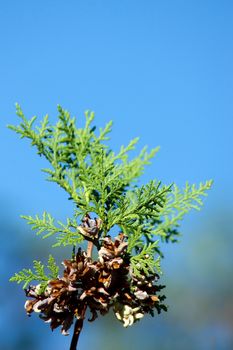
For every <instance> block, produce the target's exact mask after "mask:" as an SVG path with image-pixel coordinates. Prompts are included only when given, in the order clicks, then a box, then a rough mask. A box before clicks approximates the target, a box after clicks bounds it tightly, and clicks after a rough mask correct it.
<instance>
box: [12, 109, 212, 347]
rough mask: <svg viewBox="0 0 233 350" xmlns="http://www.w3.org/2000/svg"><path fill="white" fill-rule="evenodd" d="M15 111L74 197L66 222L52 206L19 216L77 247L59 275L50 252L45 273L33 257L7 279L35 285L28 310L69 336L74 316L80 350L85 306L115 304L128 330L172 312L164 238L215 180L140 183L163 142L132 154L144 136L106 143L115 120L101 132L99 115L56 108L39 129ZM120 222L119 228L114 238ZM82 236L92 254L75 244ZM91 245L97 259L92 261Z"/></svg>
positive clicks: (52, 175)
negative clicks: (164, 275)
mask: <svg viewBox="0 0 233 350" xmlns="http://www.w3.org/2000/svg"><path fill="white" fill-rule="evenodd" d="M16 110H17V115H18V117H19V118H20V124H19V125H18V126H9V127H10V128H11V129H12V130H14V131H15V132H16V133H18V134H20V136H21V137H22V138H28V139H30V141H31V145H32V146H34V147H35V148H36V149H37V153H38V154H39V155H40V156H44V157H45V158H46V160H47V161H48V167H47V168H45V169H42V170H43V172H45V173H46V174H47V176H48V177H47V180H49V181H51V182H54V183H57V184H58V185H59V186H60V187H61V188H63V189H64V190H65V191H66V192H67V195H68V198H69V199H71V200H72V201H73V202H74V216H73V218H67V220H66V223H62V222H61V221H58V222H56V221H55V219H54V218H53V217H52V216H51V215H50V214H48V213H47V212H44V213H43V215H42V217H40V216H38V215H36V216H35V217H32V216H23V218H24V219H26V220H27V222H28V224H29V225H31V228H32V229H33V230H36V231H37V234H38V235H41V236H42V237H43V238H47V237H50V236H52V237H54V238H55V243H54V245H53V246H66V245H71V246H72V258H71V260H70V259H68V260H67V259H65V260H64V261H63V265H64V272H63V276H62V277H59V276H58V270H59V269H58V267H57V265H56V264H55V261H54V258H53V257H52V256H50V257H49V260H48V264H47V269H48V273H47V274H46V272H45V267H44V265H43V264H42V263H41V262H40V261H37V260H34V263H33V267H34V269H33V270H31V269H23V270H22V271H20V272H19V273H16V274H15V275H14V276H13V277H12V278H11V281H15V282H17V283H23V284H24V285H23V287H24V288H26V287H27V286H28V285H29V284H30V283H31V282H33V281H35V282H36V283H37V285H36V286H29V288H28V289H27V290H26V295H27V297H30V298H32V300H27V302H26V304H25V308H26V310H27V313H28V314H31V313H32V312H33V311H35V312H40V313H41V317H42V318H43V319H44V320H45V321H47V322H50V326H51V329H52V330H53V329H54V328H56V327H58V326H61V331H62V333H63V334H65V335H66V334H68V330H69V328H70V327H71V325H72V323H73V320H74V319H76V322H75V327H74V335H73V338H72V342H71V348H70V349H72V350H75V349H76V346H77V342H78V338H79V334H80V331H81V329H82V326H83V320H84V317H85V312H86V308H87V307H89V309H90V311H91V313H92V320H94V319H95V318H96V317H97V316H98V313H101V314H105V313H108V312H109V310H110V309H113V311H114V313H115V315H116V317H117V319H118V320H119V321H121V322H122V323H123V326H124V327H128V326H130V325H132V324H133V323H134V322H136V321H138V320H140V319H141V318H142V317H143V316H144V315H145V314H148V313H149V314H151V315H154V310H157V311H158V313H160V312H161V310H165V311H166V310H167V307H166V305H164V304H163V300H164V299H165V296H163V295H158V293H160V291H161V290H162V288H163V286H160V285H158V284H157V280H158V278H159V274H160V273H161V268H160V258H161V257H163V253H162V249H161V247H160V245H159V243H161V241H162V242H164V241H169V240H171V241H175V238H176V236H177V235H178V234H179V232H178V228H179V225H180V221H181V220H182V219H183V217H184V215H185V214H186V213H188V212H189V211H190V210H191V209H197V210H199V209H200V207H201V206H202V204H203V203H202V197H203V196H206V192H207V190H209V189H210V187H211V185H212V181H207V182H205V183H201V184H200V185H199V186H198V187H196V186H195V185H189V184H188V183H187V184H186V187H185V189H184V190H183V191H180V190H179V189H178V187H177V186H176V185H162V183H161V181H155V180H153V181H150V182H149V183H148V184H146V185H143V186H141V187H138V186H137V182H136V180H137V179H138V177H139V176H141V175H142V174H143V172H144V168H145V166H146V165H148V164H150V161H151V159H152V158H153V157H154V156H155V154H156V153H157V151H158V149H159V148H158V147H157V148H154V149H152V151H149V152H148V151H147V147H144V148H143V150H142V151H141V152H140V153H139V155H138V156H136V157H134V158H132V157H131V158H130V157H129V154H130V151H132V150H134V149H135V146H136V144H137V142H138V138H135V139H133V140H132V141H130V142H129V144H128V145H127V146H122V147H121V148H120V150H119V152H118V153H115V152H114V151H112V150H111V149H110V148H109V146H108V144H107V143H106V141H107V140H108V139H109V133H110V131H111V128H112V122H109V123H108V124H107V125H106V126H105V127H104V128H100V129H99V131H97V132H96V128H95V126H92V122H93V119H94V113H93V112H89V111H87V112H85V125H84V127H77V124H76V120H75V118H71V116H70V114H69V112H67V111H66V110H64V109H63V108H62V107H61V106H58V121H57V123H56V124H55V125H51V124H50V121H49V117H48V116H47V115H46V116H45V117H44V119H43V120H42V121H41V123H40V124H39V126H36V127H34V123H35V121H36V117H33V118H32V119H30V120H27V118H26V117H25V116H24V114H23V112H22V110H21V108H20V106H19V105H17V106H16ZM95 216H96V217H95ZM116 227H117V228H118V230H119V232H120V233H119V235H118V236H117V237H116V238H115V240H113V239H112V237H111V234H112V229H113V228H116ZM83 241H84V242H86V244H87V250H86V252H84V251H82V249H81V248H80V247H79V248H78V250H76V246H77V245H78V244H80V243H81V242H83ZM94 246H95V247H96V248H97V254H98V259H97V260H93V259H92V250H93V247H94ZM75 251H77V253H76V254H75Z"/></svg>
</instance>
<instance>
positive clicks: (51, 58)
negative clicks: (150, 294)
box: [0, 0, 233, 349]
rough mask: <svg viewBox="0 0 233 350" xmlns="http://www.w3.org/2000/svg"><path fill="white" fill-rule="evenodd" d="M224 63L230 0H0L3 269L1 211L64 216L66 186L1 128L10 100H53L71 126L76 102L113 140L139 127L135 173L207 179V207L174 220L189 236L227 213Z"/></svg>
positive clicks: (229, 127)
mask: <svg viewBox="0 0 233 350" xmlns="http://www.w3.org/2000/svg"><path fill="white" fill-rule="evenodd" d="M232 62H233V2H232V1H230V0H229V1H226V0H221V1H216V0H212V1H208V0H206V1H203V0H196V1H181V0H177V1H173V0H170V1H166V0H164V1H157V0H154V1H153V0H147V1H140V0H134V1H131V0H125V1H115V0H111V1H109V0H98V1H94V0H85V1H78V0H77V1H60V0H56V1H51V0H47V1H45V0H40V1H26V0H22V1H12V0H8V1H5V2H3V1H2V2H1V3H0V128H1V138H0V145H1V169H2V171H1V172H0V186H1V188H0V195H1V206H2V209H1V210H2V223H3V224H4V225H5V226H4V227H5V229H4V230H5V231H4V232H5V233H4V235H3V237H4V238H5V242H7V238H9V237H10V241H11V245H9V244H8V245H7V244H5V243H4V244H5V250H4V251H5V255H4V253H3V255H2V258H1V266H2V267H3V268H4V269H7V266H9V264H10V258H11V256H12V255H11V253H12V249H13V251H14V249H16V247H14V242H17V239H16V238H15V236H14V235H13V234H12V235H11V236H9V235H7V232H8V231H9V232H11V231H12V230H11V229H10V228H9V220H10V221H15V225H16V227H19V226H20V225H21V226H20V227H21V229H22V230H23V228H25V226H23V224H22V223H21V221H20V220H19V219H18V216H19V215H20V214H22V213H23V214H34V213H39V212H42V211H43V210H47V211H48V212H51V213H52V214H54V215H55V216H58V217H60V218H61V219H64V218H65V217H66V215H69V214H70V209H71V207H70V203H68V202H66V195H65V194H64V193H62V192H61V191H60V190H59V189H58V188H56V186H54V185H52V184H49V183H46V182H45V181H44V176H43V174H42V173H40V171H39V169H40V168H41V167H43V166H44V164H45V162H44V161H43V160H41V159H39V157H37V156H36V155H35V152H34V151H33V150H32V149H31V148H30V147H29V145H28V142H25V141H20V140H19V139H18V138H17V136H16V135H14V133H12V132H11V131H9V130H8V129H6V124H15V123H17V117H16V116H15V108H14V103H15V102H19V103H20V104H21V106H22V108H23V110H24V111H25V114H26V115H27V116H32V115H34V114H36V115H38V116H39V117H42V116H43V115H45V114H46V113H49V115H50V116H51V120H52V121H55V119H56V105H57V104H61V105H62V106H63V107H64V108H67V109H69V110H70V111H71V113H72V114H74V115H76V116H77V118H78V121H79V120H80V123H82V122H83V111H84V110H86V109H91V110H94V111H95V112H96V124H97V125H98V126H103V124H104V123H106V122H107V121H108V120H110V119H113V121H114V131H113V134H112V147H113V148H114V149H118V148H119V147H120V146H121V144H126V143H127V142H128V141H129V140H130V139H132V138H133V137H135V136H140V144H139V147H142V146H143V145H144V144H147V145H148V146H149V147H154V146H157V145H160V146H161V151H160V153H159V154H158V156H157V159H155V160H154V162H153V165H152V166H151V167H150V168H148V169H147V172H146V174H145V175H144V177H143V181H147V180H148V179H150V178H154V177H156V178H159V179H161V180H163V181H164V182H165V183H168V182H173V181H174V182H176V183H178V184H179V185H181V186H182V184H184V183H185V181H186V180H189V181H190V182H199V181H204V180H206V179H209V178H213V179H214V181H215V183H214V188H213V190H212V192H211V194H210V196H209V198H208V200H207V201H206V206H205V209H204V210H203V212H202V213H201V214H200V215H197V214H193V216H192V215H191V217H190V220H189V221H187V223H188V224H184V225H186V226H184V227H188V225H190V224H191V225H192V227H193V231H192V230H190V232H191V235H192V234H193V235H194V234H196V232H195V230H196V229H197V228H198V227H199V226H201V225H202V224H203V225H204V222H205V220H206V219H205V217H208V220H209V221H211V220H212V219H213V218H216V217H218V215H219V216H221V215H223V213H224V214H226V212H227V213H228V212H229V215H228V217H230V216H231V214H230V212H231V210H232V205H233V199H232V197H233V188H232V172H233V171H232V170H233V166H232V153H233V152H232V150H233V64H232ZM198 220H200V221H199V226H198V225H197V224H196V221H198ZM195 225H196V226H195ZM220 226H221V225H219V227H220ZM7 227H8V229H7ZM7 230H8V231H7ZM219 233H220V232H219ZM36 242H38V240H37V241H36ZM188 242H189V239H187V238H184V244H185V245H188ZM15 244H16V245H17V244H18V243H15ZM31 244H33V241H31ZM12 245H13V248H12ZM17 247H20V246H18V245H17ZM19 249H20V248H19ZM173 250H175V249H173ZM181 250H182V246H181V248H177V251H176V253H177V254H180V253H181ZM172 254H173V253H172ZM216 256H217V255H216ZM173 259H175V258H173ZM14 269H15V267H14V268H13V267H12V271H14ZM5 274H6V280H7V277H8V276H7V272H6V270H5ZM11 288H12V287H11ZM14 288H15V286H14ZM12 293H15V290H14V291H12ZM21 311H22V310H21V308H19V307H17V310H15V312H17V313H18V312H21ZM0 317H2V316H0ZM168 317H169V316H168ZM37 321H38V320H37ZM38 322H39V321H38ZM158 322H159V321H158V320H157V321H156V323H158ZM35 325H37V323H35ZM28 326H29V323H27V327H28ZM138 330H140V328H138ZM154 332H156V327H155V328H154ZM46 334H47V333H46ZM51 337H52V336H51ZM52 338H53V341H54V338H55V337H54V336H53V337H52ZM48 339H50V338H48ZM59 339H60V338H59ZM83 339H85V338H83ZM224 339H225V338H224ZM83 342H84V340H83ZM4 344H5V343H4ZM224 344H225V343H224ZM4 346H5V345H4ZM9 346H10V345H9ZM42 348H43V349H45V348H47V347H44V345H41V347H38V349H42ZM6 349H7V348H6ZM9 349H13V348H11V347H9ZM22 349H23V348H22ZM25 349H26V347H25ZM58 349H60V348H58ZM61 349H63V347H61ZM82 349H85V343H83V348H82ZM122 349H123V348H122ZM135 349H136V347H135ZM160 349H162V348H160ZM164 349H165V348H164ZM177 349H182V347H181V345H180V347H179V346H178V347H177ZM205 349H207V347H205ZM218 349H220V347H219V348H218ZM221 349H228V348H227V345H226V347H225V348H224V347H222V348H221Z"/></svg>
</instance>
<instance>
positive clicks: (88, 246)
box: [87, 241, 94, 258]
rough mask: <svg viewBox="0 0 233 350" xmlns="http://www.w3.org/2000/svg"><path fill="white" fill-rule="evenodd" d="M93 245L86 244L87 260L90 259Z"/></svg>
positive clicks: (91, 243)
mask: <svg viewBox="0 0 233 350" xmlns="http://www.w3.org/2000/svg"><path fill="white" fill-rule="evenodd" d="M93 247H94V244H93V242H90V241H89V242H88V243H87V258H91V257H92V250H93Z"/></svg>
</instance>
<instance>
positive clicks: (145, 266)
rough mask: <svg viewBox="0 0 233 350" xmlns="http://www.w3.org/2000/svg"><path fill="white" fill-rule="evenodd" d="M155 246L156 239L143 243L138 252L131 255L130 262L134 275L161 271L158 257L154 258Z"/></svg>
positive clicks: (156, 243)
mask: <svg viewBox="0 0 233 350" xmlns="http://www.w3.org/2000/svg"><path fill="white" fill-rule="evenodd" d="M157 247H158V241H156V242H153V243H149V244H145V245H144V246H143V248H142V249H141V251H140V252H139V253H138V254H136V255H133V256H131V259H130V262H131V265H132V269H133V273H134V274H135V276H139V277H140V276H142V275H143V274H145V275H146V276H148V275H149V274H150V273H155V272H157V273H161V269H160V257H158V258H156V259H154V255H155V253H156V249H157Z"/></svg>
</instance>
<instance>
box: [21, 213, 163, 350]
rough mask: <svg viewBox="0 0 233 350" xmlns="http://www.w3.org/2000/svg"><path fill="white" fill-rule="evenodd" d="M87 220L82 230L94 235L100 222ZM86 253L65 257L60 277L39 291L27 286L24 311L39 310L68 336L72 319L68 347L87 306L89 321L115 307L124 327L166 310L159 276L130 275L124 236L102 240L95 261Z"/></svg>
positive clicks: (53, 327)
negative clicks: (148, 315)
mask: <svg viewBox="0 0 233 350" xmlns="http://www.w3.org/2000/svg"><path fill="white" fill-rule="evenodd" d="M90 220H91V219H90V217H89V216H88V217H86V221H85V222H84V223H83V226H82V229H83V234H86V230H92V232H94V237H96V236H97V235H98V229H96V230H95V229H94V226H95V225H96V226H97V225H99V222H98V221H95V224H94V223H93V221H91V222H90ZM92 225H93V226H92ZM79 229H80V228H79ZM88 234H90V235H91V233H90V232H89V233H88ZM89 243H92V242H89ZM89 255H90V254H87V253H86V252H84V251H82V250H81V248H80V249H79V250H78V252H77V254H76V255H75V258H73V259H71V260H64V262H63V265H64V272H63V277H61V278H57V279H54V280H50V281H49V282H48V285H47V287H46V289H45V290H43V291H42V292H41V288H40V285H37V286H30V287H29V288H28V290H27V291H26V295H27V296H28V297H30V298H31V299H29V300H27V301H26V303H25V309H26V311H27V313H28V315H30V314H31V313H32V312H39V313H40V317H41V318H42V319H43V320H44V321H45V322H49V323H50V327H51V329H52V330H53V329H55V328H57V327H59V326H60V327H61V332H62V334H64V335H68V334H69V333H68V331H69V329H70V327H71V325H72V323H73V321H74V319H75V320H76V321H75V326H74V334H73V338H72V342H71V347H70V350H75V349H76V347H77V343H78V339H79V335H80V332H81V330H82V327H83V321H84V318H85V313H86V309H87V307H88V308H89V309H90V311H91V313H92V317H91V319H89V321H94V320H95V319H96V318H97V316H98V314H101V315H104V314H106V313H108V312H109V310H110V308H113V310H114V313H115V315H116V317H117V319H118V320H120V321H121V322H122V323H123V326H124V327H128V326H130V325H132V324H133V323H134V322H136V321H137V320H139V319H141V318H142V317H143V316H144V314H146V313H150V314H152V315H153V312H154V309H155V308H156V309H157V311H158V312H160V311H161V309H165V306H164V305H162V304H161V302H162V300H163V298H164V297H158V296H157V293H158V292H159V291H160V289H161V286H157V285H155V284H154V282H155V281H157V279H158V276H157V275H155V274H151V275H150V276H147V277H144V276H143V278H138V277H136V276H134V275H133V274H132V272H131V269H130V256H129V254H128V253H127V242H126V238H125V236H124V235H123V234H119V235H118V236H117V237H116V238H115V240H114V241H113V240H112V239H111V237H110V236H108V237H105V238H104V239H103V240H102V245H101V248H100V249H99V251H98V260H96V261H93V260H92V259H91V257H90V256H89Z"/></svg>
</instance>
